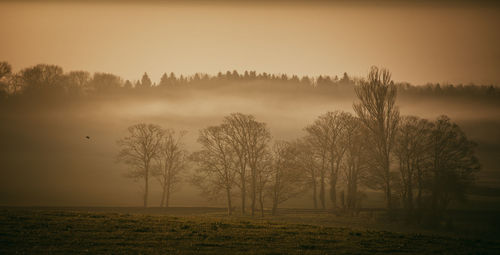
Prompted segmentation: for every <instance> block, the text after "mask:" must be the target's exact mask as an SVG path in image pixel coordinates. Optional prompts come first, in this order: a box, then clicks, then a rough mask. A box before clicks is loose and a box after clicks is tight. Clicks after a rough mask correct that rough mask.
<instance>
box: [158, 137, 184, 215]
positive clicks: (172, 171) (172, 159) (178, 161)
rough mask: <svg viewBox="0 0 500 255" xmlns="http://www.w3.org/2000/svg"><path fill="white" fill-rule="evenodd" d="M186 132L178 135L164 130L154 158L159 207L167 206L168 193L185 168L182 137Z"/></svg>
mask: <svg viewBox="0 0 500 255" xmlns="http://www.w3.org/2000/svg"><path fill="white" fill-rule="evenodd" d="M185 134H186V132H185V131H181V132H180V133H179V134H178V135H176V134H175V131H174V130H172V129H166V130H164V136H163V139H162V142H161V147H160V151H159V153H158V157H157V158H156V166H155V168H154V171H153V175H154V176H155V177H156V178H157V179H158V181H159V182H160V185H161V187H162V195H161V202H160V207H163V206H165V207H168V206H169V202H170V195H171V194H172V192H173V190H174V188H175V185H176V184H177V183H178V182H179V181H180V173H181V172H183V171H184V170H186V166H187V151H186V150H185V149H184V145H183V143H182V138H183V137H184V135H185Z"/></svg>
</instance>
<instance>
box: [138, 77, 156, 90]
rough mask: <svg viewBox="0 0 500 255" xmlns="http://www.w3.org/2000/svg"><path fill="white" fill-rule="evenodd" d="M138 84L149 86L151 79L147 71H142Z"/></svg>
mask: <svg viewBox="0 0 500 255" xmlns="http://www.w3.org/2000/svg"><path fill="white" fill-rule="evenodd" d="M140 84H141V86H140V88H144V89H147V88H151V86H152V85H153V83H152V82H151V79H150V78H149V76H148V74H147V73H144V74H143V75H142V79H141V83H140Z"/></svg>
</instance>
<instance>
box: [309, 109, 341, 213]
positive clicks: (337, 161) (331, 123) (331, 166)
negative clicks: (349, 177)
mask: <svg viewBox="0 0 500 255" xmlns="http://www.w3.org/2000/svg"><path fill="white" fill-rule="evenodd" d="M346 118H347V114H346V113H344V112H338V111H336V112H327V113H326V114H324V115H321V116H319V117H318V119H317V120H315V121H314V123H313V124H312V125H310V126H308V127H307V128H306V131H307V132H308V133H309V135H310V136H311V138H312V139H311V141H312V142H313V146H314V150H315V151H316V152H317V155H318V157H319V158H320V159H321V166H322V167H321V169H320V201H321V205H322V207H323V209H325V207H326V206H325V180H326V178H327V175H326V174H327V173H328V174H329V176H328V177H329V180H330V199H331V201H332V206H333V207H334V208H336V207H337V204H336V202H337V195H336V186H337V180H338V177H339V173H340V167H341V162H342V157H343V155H344V152H345V146H344V144H343V143H344V142H343V129H344V121H345V119H346Z"/></svg>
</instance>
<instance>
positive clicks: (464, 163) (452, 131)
mask: <svg viewBox="0 0 500 255" xmlns="http://www.w3.org/2000/svg"><path fill="white" fill-rule="evenodd" d="M429 141H430V150H429V153H430V155H431V159H430V162H431V166H430V169H429V172H428V175H427V178H428V180H427V182H428V183H429V187H428V188H429V192H430V217H431V223H433V224H435V223H436V222H437V221H439V219H441V218H442V214H443V212H444V211H445V210H446V209H447V207H448V205H449V204H450V202H451V201H453V200H459V201H460V200H464V199H465V194H466V190H467V188H468V187H469V185H470V184H471V183H473V181H474V174H475V173H476V172H477V171H479V170H480V165H479V161H478V159H477V158H476V156H475V155H474V150H475V147H476V144H475V143H474V142H472V141H470V140H468V139H467V137H466V136H465V134H464V133H463V131H462V130H461V129H460V127H459V126H458V125H457V124H455V123H453V122H451V121H450V119H449V118H448V117H447V116H441V117H439V118H438V119H437V120H436V122H435V123H434V126H433V128H432V131H431V133H430V137H429Z"/></svg>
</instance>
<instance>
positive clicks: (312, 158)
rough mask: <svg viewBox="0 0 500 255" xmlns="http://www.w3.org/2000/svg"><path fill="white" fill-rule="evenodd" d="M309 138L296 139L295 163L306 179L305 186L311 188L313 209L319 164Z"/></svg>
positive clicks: (315, 207) (316, 206)
mask: <svg viewBox="0 0 500 255" xmlns="http://www.w3.org/2000/svg"><path fill="white" fill-rule="evenodd" d="M310 138H311V137H305V138H302V139H299V140H297V141H296V148H297V150H298V154H297V157H298V161H297V163H298V164H299V167H300V169H301V171H303V172H304V174H305V178H306V179H307V180H306V182H305V184H306V186H310V188H311V189H312V200H313V206H314V209H318V175H319V172H320V169H321V165H320V162H319V160H318V158H317V157H316V154H315V153H314V150H313V146H312V144H311V141H310Z"/></svg>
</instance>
